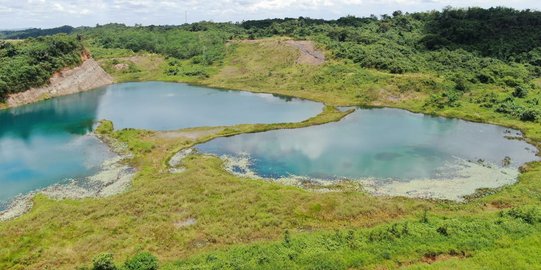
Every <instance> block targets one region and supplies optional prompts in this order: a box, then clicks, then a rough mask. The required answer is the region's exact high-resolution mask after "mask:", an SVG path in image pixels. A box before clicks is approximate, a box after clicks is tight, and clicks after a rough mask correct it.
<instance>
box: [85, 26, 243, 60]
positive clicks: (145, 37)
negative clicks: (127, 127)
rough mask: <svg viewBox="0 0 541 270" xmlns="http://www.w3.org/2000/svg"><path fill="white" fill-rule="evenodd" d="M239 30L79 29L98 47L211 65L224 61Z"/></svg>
mask: <svg viewBox="0 0 541 270" xmlns="http://www.w3.org/2000/svg"><path fill="white" fill-rule="evenodd" d="M239 30H240V29H239V28H238V27H235V26H234V25H229V24H213V23H206V22H203V23H194V24H190V25H184V26H178V27H175V26H135V27H128V26H125V25H122V24H108V25H103V26H97V27H93V28H84V29H79V30H78V33H79V34H81V35H83V36H85V38H87V39H90V40H91V41H92V43H93V45H94V46H99V47H103V48H122V49H129V50H132V51H134V52H140V51H147V52H153V53H159V54H163V55H166V56H170V57H174V58H177V59H192V60H193V62H195V63H202V64H205V65H211V64H213V63H215V62H216V61H220V60H222V59H223V57H224V55H225V49H224V47H225V42H226V41H227V40H229V39H231V38H233V36H235V35H237V34H238V32H239Z"/></svg>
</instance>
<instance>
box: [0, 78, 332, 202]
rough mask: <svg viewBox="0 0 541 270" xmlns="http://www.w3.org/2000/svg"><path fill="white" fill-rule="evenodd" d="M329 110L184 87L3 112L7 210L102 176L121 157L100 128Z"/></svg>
mask: <svg viewBox="0 0 541 270" xmlns="http://www.w3.org/2000/svg"><path fill="white" fill-rule="evenodd" d="M322 108H323V105H322V104H320V103H316V102H310V101H304V100H300V99H294V98H285V97H278V96H273V95H269V94H253V93H248V92H239V91H224V90H215V89H209V88H205V87H195V86H190V85H186V84H178V83H163V82H145V83H124V84H116V85H111V86H109V87H106V88H102V89H97V90H93V91H89V92H84V93H80V94H75V95H70V96H65V97H59V98H54V99H51V100H47V101H43V102H39V103H35V104H31V105H27V106H23V107H18V108H13V109H9V110H2V111H0V187H1V188H0V210H1V209H2V208H4V207H5V206H6V203H7V202H8V201H9V200H10V199H11V198H13V197H14V196H16V195H18V194H21V193H27V192H29V191H32V190H35V189H39V188H43V187H47V186H49V185H52V184H54V183H62V182H65V181H68V180H70V179H83V178H85V177H88V176H90V175H93V174H95V173H96V172H98V171H99V170H100V168H101V164H102V163H103V162H104V161H105V160H107V159H109V158H112V157H114V154H113V153H111V152H110V151H109V150H108V148H107V147H106V146H105V145H103V144H102V143H101V142H99V141H98V140H97V139H96V138H95V137H93V136H92V135H90V133H91V131H92V128H93V127H94V125H95V123H96V122H97V121H99V120H101V119H108V120H112V121H113V123H114V125H115V128H117V129H121V128H143V129H150V130H172V129H180V128H186V127H197V126H218V125H234V124H245V123H248V124H249V123H277V122H297V121H302V120H305V119H307V118H310V117H312V116H315V115H317V114H318V113H320V112H321V110H322Z"/></svg>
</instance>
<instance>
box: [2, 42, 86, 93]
mask: <svg viewBox="0 0 541 270" xmlns="http://www.w3.org/2000/svg"><path fill="white" fill-rule="evenodd" d="M82 53H83V46H82V44H81V42H80V41H78V40H77V38H75V37H72V36H67V35H57V36H50V37H39V38H35V39H27V40H24V41H22V42H9V41H8V42H6V41H1V40H0V101H1V100H3V99H4V98H5V97H6V96H7V95H8V94H10V93H16V92H20V91H24V90H27V89H29V88H31V87H37V86H42V85H44V84H46V83H47V82H48V81H49V78H50V77H51V76H52V75H53V73H54V72H56V71H58V70H59V69H62V68H64V67H68V66H74V65H77V64H79V63H81V54H82Z"/></svg>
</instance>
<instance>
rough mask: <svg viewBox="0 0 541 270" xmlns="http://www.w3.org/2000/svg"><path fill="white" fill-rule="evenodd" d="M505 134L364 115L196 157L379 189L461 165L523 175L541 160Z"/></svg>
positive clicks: (238, 139) (378, 112) (231, 143)
mask: <svg viewBox="0 0 541 270" xmlns="http://www.w3.org/2000/svg"><path fill="white" fill-rule="evenodd" d="M505 130H506V129H505V128H502V127H498V126H493V125H485V124H479V123H471V122H466V121H461V120H456V119H445V118H439V117H430V116H425V115H420V114H413V113H409V112H406V111H402V110H395V109H368V110H366V109H361V110H358V111H356V112H354V113H353V114H351V115H349V116H348V117H347V118H346V119H344V120H342V121H340V122H337V123H330V124H326V125H321V126H313V127H308V128H302V129H295V130H278V131H269V132H264V133H256V134H244V135H238V136H234V137H229V138H219V139H215V140H213V141H210V142H208V143H205V144H202V145H199V146H197V148H198V150H199V151H202V152H206V153H213V154H218V155H228V156H233V157H238V156H241V155H248V156H249V157H250V158H251V169H252V170H253V171H255V172H256V173H257V174H258V175H260V176H263V177H271V178H280V177H287V176H290V175H297V176H308V177H314V178H324V179H329V178H336V177H338V178H342V177H345V178H350V179H351V178H353V179H357V178H376V179H379V180H380V181H387V180H400V181H407V180H411V179H427V178H430V179H436V178H446V177H449V174H452V173H453V172H450V171H448V170H447V171H444V170H443V169H442V168H444V167H445V165H448V164H449V163H452V162H455V161H456V160H457V158H458V159H464V160H474V161H477V160H479V159H482V160H484V161H485V162H487V163H493V164H501V162H502V160H503V159H504V158H505V157H506V156H509V157H510V158H511V161H512V162H511V163H512V164H511V165H512V166H515V167H518V166H519V165H520V164H523V163H525V162H527V161H531V160H534V159H536V157H535V154H534V153H533V152H531V151H528V150H526V148H527V147H528V146H529V145H528V144H527V143H525V142H523V141H518V140H508V139H506V138H505V137H504V136H505Z"/></svg>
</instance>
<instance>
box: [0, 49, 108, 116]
mask: <svg viewBox="0 0 541 270" xmlns="http://www.w3.org/2000/svg"><path fill="white" fill-rule="evenodd" d="M83 59H84V57H83ZM111 83H113V78H112V77H111V76H110V75H109V74H107V72H105V71H104V70H103V69H102V68H101V67H100V66H99V65H98V63H97V62H96V61H95V60H94V59H91V58H90V59H86V60H85V61H84V62H83V64H82V65H80V66H78V67H76V68H72V69H64V70H62V71H60V72H57V73H56V74H54V75H53V77H52V78H51V79H50V81H49V85H46V86H43V87H39V88H32V89H29V90H27V91H24V92H20V93H16V94H12V95H10V96H9V97H8V99H7V102H6V104H7V106H8V107H16V106H21V105H25V104H29V103H33V102H36V101H40V100H44V99H48V98H52V97H57V96H65V95H70V94H74V93H78V92H83V91H87V90H91V89H94V88H98V87H101V86H105V85H108V84H111Z"/></svg>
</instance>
